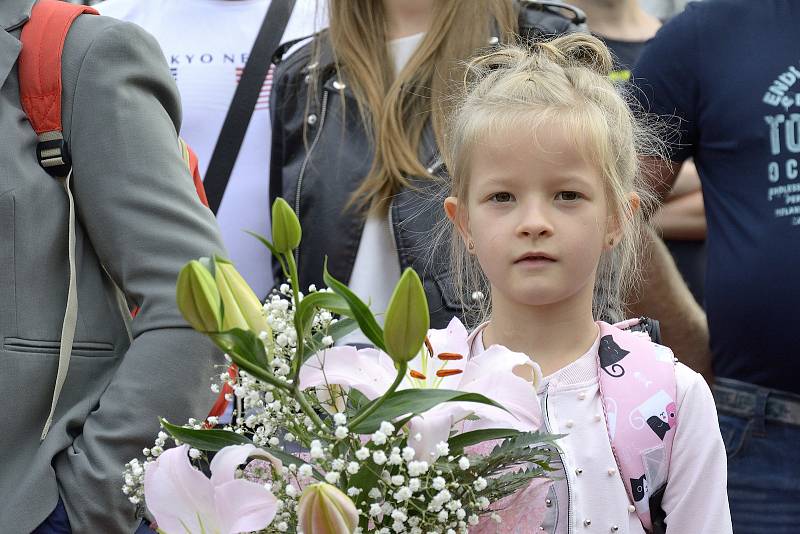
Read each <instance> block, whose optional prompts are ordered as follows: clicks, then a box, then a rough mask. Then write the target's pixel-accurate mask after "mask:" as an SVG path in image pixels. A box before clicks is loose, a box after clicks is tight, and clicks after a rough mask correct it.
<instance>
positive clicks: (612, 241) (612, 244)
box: [608, 237, 614, 247]
mask: <svg viewBox="0 0 800 534" xmlns="http://www.w3.org/2000/svg"><path fill="white" fill-rule="evenodd" d="M608 246H609V247H613V246H614V238H613V237H612V238H611V239H609V240H608Z"/></svg>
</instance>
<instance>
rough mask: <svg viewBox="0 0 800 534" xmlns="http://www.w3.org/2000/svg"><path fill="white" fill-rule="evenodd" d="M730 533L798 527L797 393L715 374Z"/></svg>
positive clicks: (766, 533)
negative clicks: (723, 452) (718, 377)
mask: <svg viewBox="0 0 800 534" xmlns="http://www.w3.org/2000/svg"><path fill="white" fill-rule="evenodd" d="M713 390H714V399H715V401H716V404H717V410H718V412H719V426H720V430H721V431H722V438H723V440H724V441H725V449H726V451H727V454H728V499H729V502H730V507H731V517H732V519H733V532H734V534H797V533H798V532H800V396H798V395H793V394H791V393H786V392H782V391H777V390H770V389H766V388H762V387H758V386H755V385H753V384H747V383H744V382H739V381H735V380H729V379H724V378H723V379H717V383H716V384H715V385H714V388H713Z"/></svg>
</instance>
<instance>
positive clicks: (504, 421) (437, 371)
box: [300, 318, 542, 460]
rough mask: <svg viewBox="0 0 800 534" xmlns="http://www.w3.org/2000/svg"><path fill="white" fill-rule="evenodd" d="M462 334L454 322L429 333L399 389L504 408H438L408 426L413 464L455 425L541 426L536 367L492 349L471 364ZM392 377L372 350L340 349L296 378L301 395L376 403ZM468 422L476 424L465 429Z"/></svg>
mask: <svg viewBox="0 0 800 534" xmlns="http://www.w3.org/2000/svg"><path fill="white" fill-rule="evenodd" d="M468 338H469V334H468V332H467V330H466V328H465V327H464V325H463V324H462V323H461V321H459V320H458V319H457V318H453V319H452V320H451V321H450V324H449V325H448V326H447V328H446V329H442V330H433V329H432V330H429V331H428V338H427V340H428V342H427V343H426V347H424V348H423V350H421V351H420V354H418V355H417V357H416V358H414V359H413V360H411V361H410V362H409V365H408V369H409V371H408V374H407V376H406V379H405V380H404V381H403V382H402V384H401V385H400V387H399V389H409V388H419V389H423V388H439V389H451V390H458V391H464V392H472V393H480V394H482V395H484V396H486V397H488V398H490V399H492V400H493V401H495V402H497V403H498V404H500V405H501V406H503V407H504V408H505V409H506V410H507V411H506V410H501V409H499V408H496V407H494V406H489V405H486V404H479V403H474V402H445V403H442V404H440V405H438V406H435V407H433V408H431V409H430V410H428V411H426V412H425V413H423V414H422V415H421V416H417V417H414V418H413V419H412V420H411V421H410V422H409V435H417V434H419V437H420V439H419V440H414V441H411V442H410V443H409V444H410V446H412V447H413V448H414V450H415V452H416V458H417V459H424V460H432V459H435V458H436V445H437V444H438V443H440V442H446V441H447V440H448V438H449V436H450V431H451V429H452V428H453V426H454V425H456V424H459V423H461V422H462V421H463V424H462V425H461V428H460V430H463V431H466V430H477V429H482V428H513V429H516V430H520V431H534V430H537V429H538V428H539V426H540V425H541V409H540V407H539V401H538V399H537V396H536V385H537V384H538V383H539V380H540V379H541V376H542V372H541V369H540V368H539V366H538V365H537V364H536V363H534V362H533V361H531V359H530V358H528V356H526V355H525V354H522V353H519V352H513V351H511V350H509V349H507V348H505V347H502V346H500V345H492V346H491V347H489V348H488V349H487V350H486V351H484V352H483V353H481V354H479V355H478V356H476V357H474V358H468V355H469V344H468ZM396 376H397V370H396V368H395V365H394V362H393V361H392V359H391V358H390V357H389V356H388V355H386V354H384V353H383V352H380V351H378V350H375V349H361V350H356V348H355V347H350V346H342V347H334V348H331V349H326V350H324V351H321V352H319V353H317V354H315V355H313V356H312V357H310V358H309V359H308V360H307V361H306V363H305V364H304V365H303V367H302V368H301V370H300V387H301V389H306V388H310V387H328V386H332V385H336V386H342V387H347V388H355V389H357V390H359V391H360V392H361V393H362V394H363V395H364V396H366V397H367V398H369V399H370V400H371V399H375V398H377V397H379V396H381V395H382V394H383V393H384V392H386V390H388V389H389V386H390V385H391V384H392V382H394V379H395V377H396ZM471 415H474V416H477V418H478V420H476V421H465V419H466V418H467V417H469V416H471Z"/></svg>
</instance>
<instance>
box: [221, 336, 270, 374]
mask: <svg viewBox="0 0 800 534" xmlns="http://www.w3.org/2000/svg"><path fill="white" fill-rule="evenodd" d="M209 337H211V339H212V341H214V343H215V344H216V345H217V346H218V347H219V348H220V349H222V350H224V351H225V352H227V353H228V355H229V356H231V358H233V356H234V355H235V356H239V357H240V358H242V359H244V360H246V361H248V362H250V363H251V364H253V365H255V366H257V367H259V368H261V369H263V370H264V371H268V362H267V354H266V352H264V343H262V342H261V340H260V339H258V336H257V335H255V334H254V333H253V332H251V331H250V330H242V329H241V328H233V329H231V330H228V331H226V332H217V333H214V334H209Z"/></svg>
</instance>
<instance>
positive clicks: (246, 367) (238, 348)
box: [209, 328, 291, 390]
mask: <svg viewBox="0 0 800 534" xmlns="http://www.w3.org/2000/svg"><path fill="white" fill-rule="evenodd" d="M209 337H210V338H211V340H212V341H213V342H214V343H215V344H216V345H217V347H219V348H220V349H221V350H223V351H224V352H226V353H227V354H228V356H230V357H231V360H233V363H235V364H236V365H238V366H239V368H240V369H241V370H242V371H247V372H248V373H250V374H251V375H253V376H254V377H256V378H258V379H259V380H263V381H264V382H267V383H268V384H272V385H273V386H276V387H279V388H282V389H285V390H290V389H291V385H290V384H288V383H286V382H284V381H283V380H280V379H278V378H277V377H276V376H275V375H273V374H272V372H270V370H269V364H268V363H267V356H266V353H265V352H264V344H263V343H261V340H260V339H258V337H257V336H256V335H255V334H254V333H252V332H250V331H249V330H241V329H239V328H234V329H233V330H229V331H228V332H219V333H216V334H209Z"/></svg>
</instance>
